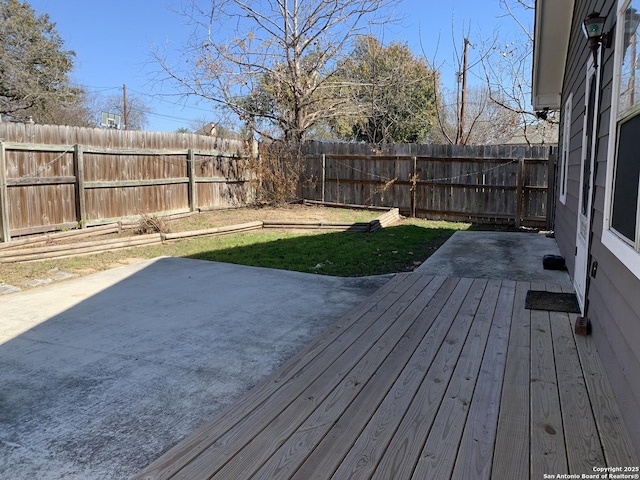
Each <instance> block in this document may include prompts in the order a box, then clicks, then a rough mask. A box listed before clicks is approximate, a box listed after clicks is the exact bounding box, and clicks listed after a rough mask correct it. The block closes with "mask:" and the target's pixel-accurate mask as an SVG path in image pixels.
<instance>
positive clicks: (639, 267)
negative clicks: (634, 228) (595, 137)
mask: <svg viewBox="0 0 640 480" xmlns="http://www.w3.org/2000/svg"><path fill="white" fill-rule="evenodd" d="M630 1H631V0H619V1H618V12H617V21H616V33H615V52H614V72H613V85H612V91H611V114H610V115H611V117H610V118H611V121H610V122H609V142H608V146H607V180H606V183H605V196H604V222H603V226H602V244H603V245H604V246H605V247H606V248H607V249H608V250H609V251H610V252H611V253H612V254H613V255H614V256H615V257H616V258H617V259H618V260H620V261H621V262H622V263H623V264H624V265H625V266H626V267H627V268H628V269H629V271H631V273H633V274H634V275H635V276H636V277H637V278H638V279H640V253H638V252H637V251H636V250H635V249H634V248H633V247H632V246H630V245H629V244H628V243H627V242H625V241H624V240H622V239H621V238H620V237H619V236H618V235H616V234H615V233H614V232H613V231H612V230H611V207H612V200H613V180H614V178H615V172H614V166H615V163H616V147H617V144H618V121H619V119H618V98H619V95H620V69H621V66H622V65H621V64H622V55H621V52H622V51H623V48H622V47H623V46H622V39H623V37H624V34H623V32H622V29H623V28H624V16H623V15H624V12H625V11H626V8H627V6H628V5H629V3H630Z"/></svg>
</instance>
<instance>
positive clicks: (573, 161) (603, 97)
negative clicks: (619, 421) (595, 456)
mask: <svg viewBox="0 0 640 480" xmlns="http://www.w3.org/2000/svg"><path fill="white" fill-rule="evenodd" d="M616 5H617V1H616V0H605V1H603V0H598V1H596V0H577V1H576V2H575V7H574V14H573V24H572V27H571V37H570V41H569V53H568V59H567V65H566V68H565V78H564V86H563V104H564V99H566V98H568V96H569V95H570V94H573V112H572V115H571V124H572V126H571V141H570V146H571V147H570V155H569V168H568V184H567V200H566V204H564V205H563V204H562V203H560V202H557V204H556V205H557V207H556V222H555V232H556V240H557V242H558V246H559V248H560V251H561V253H562V255H563V256H564V257H565V259H566V262H567V267H568V269H569V273H570V275H571V276H572V278H573V276H574V266H575V250H576V228H577V227H576V225H577V218H578V210H579V195H580V173H581V153H582V130H583V122H584V115H585V79H586V65H587V60H588V56H589V55H591V53H590V51H589V49H588V47H587V41H586V39H585V38H584V35H583V34H582V31H581V22H582V20H583V19H584V18H585V17H586V16H587V15H588V14H589V13H590V12H592V11H599V12H600V14H601V15H603V16H607V18H608V22H607V24H606V25H605V31H606V30H607V29H608V28H610V27H612V26H613V25H614V20H615V18H616ZM601 64H602V65H601V73H600V75H601V76H600V107H599V115H598V126H597V138H598V144H597V146H596V149H597V150H596V152H597V153H596V166H595V173H594V175H595V177H594V189H595V192H594V193H595V194H594V197H593V205H592V214H591V216H592V218H591V229H590V232H591V244H590V251H589V254H590V255H589V264H588V269H587V271H588V272H591V267H592V266H593V265H594V262H597V273H596V275H595V277H594V276H593V275H591V276H590V277H589V279H588V280H587V298H586V303H585V308H586V314H587V316H588V318H589V319H590V320H591V322H592V335H593V336H594V340H595V341H596V344H597V347H598V352H599V354H600V356H601V358H602V361H603V362H604V365H605V368H606V370H607V374H608V377H609V380H610V381H611V383H612V387H613V390H614V392H615V394H616V398H617V401H618V404H619V405H620V408H621V409H622V412H623V416H624V417H625V422H626V424H627V428H628V429H629V433H630V434H631V436H632V439H633V440H634V444H635V445H636V449H637V450H638V451H639V452H640V417H639V416H638V412H639V411H640V382H638V379H639V378H640V295H639V292H640V280H639V279H638V278H637V277H636V276H635V275H634V274H633V273H631V272H630V271H629V270H628V269H627V267H625V265H624V264H623V263H622V262H620V261H619V260H618V258H617V257H616V256H614V255H613V254H612V253H611V252H610V251H609V250H608V249H607V248H606V247H605V246H604V245H603V244H602V241H601V238H602V227H603V222H604V208H605V207H604V205H605V188H606V171H607V162H608V161H613V159H608V158H607V154H608V142H609V126H610V122H611V121H615V119H611V118H610V111H611V101H612V98H611V95H612V84H613V73H614V49H613V48H610V49H604V51H603V58H602V61H601ZM561 121H562V122H564V119H562V120H561ZM560 132H561V135H562V132H563V125H561V128H560ZM562 141H563V139H562V138H561V139H560V145H562Z"/></svg>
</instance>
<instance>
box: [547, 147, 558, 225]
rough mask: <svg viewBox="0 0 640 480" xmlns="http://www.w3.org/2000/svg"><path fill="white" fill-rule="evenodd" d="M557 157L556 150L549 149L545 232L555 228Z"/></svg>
mask: <svg viewBox="0 0 640 480" xmlns="http://www.w3.org/2000/svg"><path fill="white" fill-rule="evenodd" d="M557 157H558V150H557V148H554V147H549V160H548V162H549V164H548V167H549V173H548V175H547V230H553V229H554V226H555V225H554V224H555V208H556V164H557V162H558V158H557Z"/></svg>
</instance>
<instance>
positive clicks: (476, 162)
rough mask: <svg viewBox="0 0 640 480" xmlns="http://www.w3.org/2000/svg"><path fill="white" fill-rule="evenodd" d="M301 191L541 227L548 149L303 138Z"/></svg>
mask: <svg viewBox="0 0 640 480" xmlns="http://www.w3.org/2000/svg"><path fill="white" fill-rule="evenodd" d="M305 147H306V150H305V154H306V160H307V171H306V173H305V174H306V180H307V181H306V182H305V183H304V186H303V196H305V197H306V198H309V199H313V200H323V199H324V200H325V201H327V202H335V203H344V204H361V205H373V206H386V207H398V208H399V209H400V210H401V211H402V213H403V214H405V215H411V214H414V215H416V216H418V217H423V218H429V219H444V220H454V221H472V222H478V223H494V224H514V225H517V226H520V225H523V226H531V227H545V226H547V224H548V223H549V218H548V215H549V213H550V212H549V211H548V210H549V205H552V204H551V203H548V200H549V198H548V195H549V194H550V193H549V188H548V185H549V180H550V179H549V172H551V171H552V170H553V169H552V168H550V167H549V162H550V161H552V158H553V155H554V153H553V152H554V150H553V149H551V148H549V147H523V146H515V147H514V146H459V145H453V146H452V145H399V146H388V147H384V148H382V149H380V148H377V147H372V146H370V145H355V146H352V147H351V151H350V152H349V153H345V151H344V147H343V146H341V145H340V144H331V143H324V142H310V143H309V144H307V145H306V146H305Z"/></svg>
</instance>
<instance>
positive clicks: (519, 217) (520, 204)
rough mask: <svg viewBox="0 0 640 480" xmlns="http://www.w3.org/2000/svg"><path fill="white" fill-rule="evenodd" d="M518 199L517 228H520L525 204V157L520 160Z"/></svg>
mask: <svg viewBox="0 0 640 480" xmlns="http://www.w3.org/2000/svg"><path fill="white" fill-rule="evenodd" d="M516 195H517V196H518V198H517V200H516V219H515V220H516V228H520V224H521V223H522V207H523V206H524V158H521V159H520V161H519V162H518V186H517V193H516Z"/></svg>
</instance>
